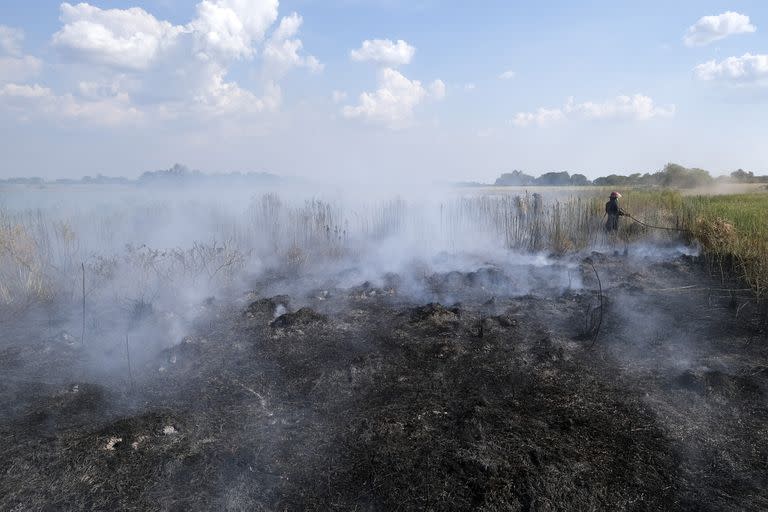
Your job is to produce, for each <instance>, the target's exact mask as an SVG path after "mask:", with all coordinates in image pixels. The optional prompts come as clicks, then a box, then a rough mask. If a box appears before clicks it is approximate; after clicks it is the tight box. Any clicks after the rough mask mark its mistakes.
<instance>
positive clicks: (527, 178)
mask: <svg viewBox="0 0 768 512" xmlns="http://www.w3.org/2000/svg"><path fill="white" fill-rule="evenodd" d="M535 181H536V178H534V177H533V176H531V175H530V174H525V173H524V172H523V171H517V170H515V171H512V172H505V173H504V174H502V175H501V176H499V178H497V179H496V183H495V185H496V186H497V187H528V186H530V185H533V184H534V183H535Z"/></svg>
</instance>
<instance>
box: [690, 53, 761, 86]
mask: <svg viewBox="0 0 768 512" xmlns="http://www.w3.org/2000/svg"><path fill="white" fill-rule="evenodd" d="M694 73H695V74H696V77H697V78H698V79H699V80H722V81H730V82H734V83H741V84H749V83H753V84H763V83H768V55H765V54H763V55H752V54H751V53H745V54H744V55H742V56H741V57H728V58H727V59H725V60H722V61H720V62H717V61H715V60H710V61H708V62H705V63H703V64H699V65H698V66H696V67H695V68H694Z"/></svg>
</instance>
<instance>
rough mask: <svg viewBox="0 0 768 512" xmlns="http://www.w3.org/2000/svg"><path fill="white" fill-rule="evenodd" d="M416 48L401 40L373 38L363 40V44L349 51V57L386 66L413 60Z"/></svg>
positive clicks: (398, 64) (395, 65) (394, 65)
mask: <svg viewBox="0 0 768 512" xmlns="http://www.w3.org/2000/svg"><path fill="white" fill-rule="evenodd" d="M415 54H416V48H414V47H413V46H411V45H410V44H408V43H407V42H405V41H403V40H402V39H400V40H398V41H397V42H396V43H395V42H393V41H391V40H390V39H373V40H366V41H363V45H362V46H361V47H360V48H358V49H357V50H352V51H351V52H350V54H349V55H350V57H351V58H352V60H354V61H356V62H374V63H376V64H382V65H384V66H388V67H397V66H401V65H403V64H408V63H410V62H411V60H413V56H414V55H415Z"/></svg>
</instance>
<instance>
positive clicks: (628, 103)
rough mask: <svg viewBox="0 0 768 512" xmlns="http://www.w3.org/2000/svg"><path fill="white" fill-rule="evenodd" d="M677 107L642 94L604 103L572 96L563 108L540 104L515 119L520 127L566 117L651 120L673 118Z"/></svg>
mask: <svg viewBox="0 0 768 512" xmlns="http://www.w3.org/2000/svg"><path fill="white" fill-rule="evenodd" d="M674 114H675V106H674V105H669V106H666V107H660V106H657V105H656V104H655V103H654V101H653V99H652V98H650V97H648V96H645V95H643V94H634V95H632V96H625V95H622V96H616V97H615V98H611V99H608V100H606V101H603V102H592V101H587V102H584V103H575V102H574V101H573V98H569V99H568V101H567V102H566V104H565V105H564V106H563V107H562V108H544V107H541V108H539V109H537V110H536V111H535V112H520V113H518V114H516V115H515V117H514V119H513V120H512V122H513V124H515V125H516V126H520V127H526V126H531V125H536V126H546V125H549V124H553V123H556V122H559V121H563V120H566V119H581V120H587V121H610V120H619V121H648V120H650V119H654V118H659V117H671V116H673V115H674Z"/></svg>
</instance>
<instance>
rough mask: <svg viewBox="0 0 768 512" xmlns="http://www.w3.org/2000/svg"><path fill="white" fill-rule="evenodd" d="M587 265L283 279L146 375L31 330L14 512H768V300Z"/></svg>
mask: <svg viewBox="0 0 768 512" xmlns="http://www.w3.org/2000/svg"><path fill="white" fill-rule="evenodd" d="M564 265H566V263H564ZM567 265H570V266H569V267H568V268H567V269H566V267H565V266H564V267H563V269H562V270H563V272H564V273H567V275H568V278H569V283H570V278H571V277H573V279H574V281H577V282H578V286H577V285H576V284H574V285H572V286H570V285H568V286H552V285H551V283H549V282H548V281H547V280H546V279H545V278H544V277H541V280H540V282H539V281H537V279H538V277H537V274H536V273H537V272H538V270H537V269H536V268H533V267H531V268H528V269H523V270H524V274H525V275H526V282H527V284H526V286H525V287H524V288H521V287H520V286H518V284H519V283H518V281H519V280H520V279H521V278H520V275H523V274H518V275H515V274H511V273H510V272H508V271H507V270H506V269H502V268H498V267H494V266H492V265H481V266H478V267H477V268H475V269H472V270H471V271H462V272H458V271H453V272H447V273H434V272H432V273H427V274H424V275H422V276H420V277H419V279H418V283H417V284H418V286H417V288H418V289H419V293H414V292H413V290H414V285H413V284H412V283H410V284H409V283H405V282H404V278H403V277H402V276H397V275H388V276H384V277H383V278H382V279H381V280H380V281H379V282H376V283H371V282H361V283H359V284H357V285H355V286H340V285H338V283H334V282H332V281H329V280H323V279H310V280H308V281H306V282H301V283H295V282H293V281H292V279H291V278H285V277H280V276H279V275H275V276H272V277H270V278H264V279H261V280H260V281H259V282H257V283H255V285H254V287H253V289H254V291H253V292H252V293H251V294H249V295H248V296H247V297H246V298H244V299H242V300H240V301H235V302H229V301H214V300H210V301H207V302H206V304H205V305H204V307H203V308H202V313H201V314H200V316H199V318H198V320H197V321H196V323H195V325H194V326H191V327H190V328H189V331H188V332H187V333H186V336H185V337H184V338H183V339H182V340H181V341H180V342H178V343H176V344H175V345H172V346H170V347H165V348H163V349H162V350H159V351H155V352H152V353H150V354H149V355H147V356H145V357H139V356H135V360H134V362H133V368H132V369H131V372H130V373H129V372H128V369H127V366H126V361H125V359H124V354H123V352H121V350H122V347H123V345H121V344H116V345H115V346H114V347H113V348H111V349H109V350H112V352H110V353H111V354H112V359H113V360H114V361H115V364H114V366H112V367H110V368H101V369H100V370H97V369H94V367H95V366H97V365H94V364H93V362H94V361H95V360H99V361H100V360H101V358H100V357H99V358H97V357H96V356H95V355H94V349H93V346H94V345H95V344H96V343H98V340H88V339H87V340H86V344H85V346H81V345H80V344H79V342H78V340H76V339H75V338H74V337H73V336H72V335H69V334H67V333H66V332H63V333H58V334H57V333H56V329H55V328H53V330H51V328H50V327H48V326H46V328H45V329H42V328H41V329H37V328H30V327H29V325H26V326H25V325H16V324H14V325H11V323H10V322H9V324H8V327H7V329H5V333H6V334H5V336H4V337H3V339H2V345H1V346H0V371H1V372H2V378H1V379H0V436H1V437H2V444H1V445H0V468H2V470H1V472H0V475H1V476H0V509H2V510H19V511H21V510H24V511H27V510H41V511H42V510H185V511H189V510H371V511H376V510H382V511H383V510H470V509H477V510H489V511H490V510H521V511H533V510H536V511H553V510H612V511H616V510H691V511H693V510H697V511H702V510H704V511H706V510H712V511H714V510H718V511H720V510H734V511H735V510H765V509H768V490H767V489H768V485H767V484H768V481H767V480H768V473H767V472H766V471H765V464H766V460H768V436H767V435H766V434H767V433H768V432H767V431H766V429H767V428H768V427H766V425H768V423H766V419H768V410H767V409H766V397H765V391H766V374H768V372H766V371H765V369H766V368H767V367H768V366H766V349H765V347H766V345H765V338H764V333H763V332H761V330H760V329H761V326H760V325H758V324H755V323H752V322H751V321H750V318H751V317H750V312H751V308H752V306H751V305H750V304H749V303H748V302H745V303H744V304H745V306H744V307H741V304H737V305H736V307H734V305H733V301H734V300H741V299H739V298H737V299H734V295H733V293H729V292H721V291H719V290H721V289H723V288H724V285H723V284H722V283H721V282H720V281H719V280H718V281H716V280H712V279H710V278H709V276H708V275H707V274H706V273H705V272H704V271H703V269H702V267H701V265H699V263H698V262H696V261H695V260H694V259H692V258H687V257H684V256H679V255H678V256H671V257H670V258H668V259H666V260H664V261H658V260H649V259H645V258H642V257H622V256H606V255H602V254H593V255H591V256H590V259H589V260H588V261H587V260H573V261H570V262H567ZM592 265H594V267H595V269H596V271H597V276H595V272H594V271H593V269H592ZM596 277H599V278H600V283H599V285H598V283H597V279H596ZM600 289H602V293H600V292H599V290H600ZM521 290H523V291H522V292H521ZM744 300H746V299H744ZM153 314H154V315H158V314H159V313H158V312H155V313H150V314H149V316H152V315H153ZM128 343H133V346H134V347H136V345H138V344H141V343H142V339H141V337H140V336H139V335H136V336H133V338H132V339H131V340H129V342H128ZM136 352H138V351H136Z"/></svg>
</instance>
